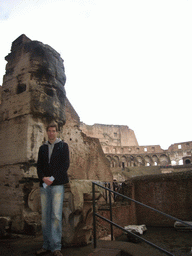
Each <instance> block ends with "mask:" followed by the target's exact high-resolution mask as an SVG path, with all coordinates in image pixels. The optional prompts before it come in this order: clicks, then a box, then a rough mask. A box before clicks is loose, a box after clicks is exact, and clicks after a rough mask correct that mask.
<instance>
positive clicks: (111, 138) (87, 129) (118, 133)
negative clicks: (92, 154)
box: [80, 123, 138, 153]
mask: <svg viewBox="0 0 192 256" xmlns="http://www.w3.org/2000/svg"><path fill="white" fill-rule="evenodd" d="M80 128H81V130H82V131H83V132H84V133H85V134H86V135H88V136H90V137H93V138H98V139H99V141H100V143H101V145H102V148H103V151H104V153H108V152H109V151H111V149H113V148H114V147H126V146H138V142H137V139H136V136H135V133H134V131H133V130H131V129H130V128H129V127H128V126H123V125H104V124H94V125H86V124H84V123H81V125H80Z"/></svg>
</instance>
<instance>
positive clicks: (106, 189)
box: [92, 182, 192, 256]
mask: <svg viewBox="0 0 192 256" xmlns="http://www.w3.org/2000/svg"><path fill="white" fill-rule="evenodd" d="M95 186H98V187H100V188H103V189H104V190H105V191H109V206H110V220H108V219H106V218H105V217H103V216H101V215H99V214H98V213H96V207H95V200H96V199H95ZM92 193H93V239H94V248H96V247H97V239H96V217H99V218H101V219H102V220H104V221H106V222H108V223H110V224H111V225H110V226H111V241H113V226H115V227H117V228H119V229H121V230H123V231H124V232H126V233H129V234H131V235H132V236H134V237H137V238H138V239H139V240H141V241H143V242H145V243H147V244H149V245H151V246H153V247H155V248H156V249H158V250H159V251H162V252H164V253H165V254H167V255H171V256H174V254H172V253H170V252H168V251H166V250H165V249H163V248H161V247H159V246H157V245H155V244H153V243H151V242H150V241H148V240H146V239H144V238H142V237H140V236H138V235H136V234H134V233H132V232H131V231H128V230H126V229H124V228H123V227H121V226H119V225H118V224H116V223H114V222H113V221H112V203H111V193H114V194H116V195H118V196H121V197H123V198H125V199H127V200H131V201H132V202H135V203H137V204H139V205H142V206H144V207H146V208H149V209H151V210H153V211H155V212H158V213H160V214H162V215H164V216H166V217H168V218H169V219H172V220H175V221H178V222H180V223H182V224H184V226H189V227H191V228H192V225H191V224H189V223H188V222H185V221H182V220H180V219H178V218H175V217H173V216H171V215H169V214H166V213H164V212H161V211H159V210H157V209H155V208H153V207H150V206H148V205H145V204H143V203H141V202H138V201H136V200H134V199H132V198H130V197H127V196H125V195H122V194H120V193H118V192H116V191H113V190H111V189H110V183H108V186H106V184H105V187H104V186H102V185H100V184H98V183H96V182H92ZM105 194H106V193H105Z"/></svg>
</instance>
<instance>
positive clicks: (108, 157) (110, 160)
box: [106, 155, 113, 167]
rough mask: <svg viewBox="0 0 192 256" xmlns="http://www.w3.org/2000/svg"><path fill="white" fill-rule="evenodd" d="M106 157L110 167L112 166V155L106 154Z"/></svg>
mask: <svg viewBox="0 0 192 256" xmlns="http://www.w3.org/2000/svg"><path fill="white" fill-rule="evenodd" d="M106 158H107V159H108V160H109V163H110V167H113V166H112V165H113V163H112V157H111V156H108V155H107V156H106Z"/></svg>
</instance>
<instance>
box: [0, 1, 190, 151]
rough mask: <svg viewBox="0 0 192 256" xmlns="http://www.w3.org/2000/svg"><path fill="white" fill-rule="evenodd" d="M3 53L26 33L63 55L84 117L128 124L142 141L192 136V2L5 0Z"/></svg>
mask: <svg viewBox="0 0 192 256" xmlns="http://www.w3.org/2000/svg"><path fill="white" fill-rule="evenodd" d="M0 33H1V39H0V84H2V79H3V75H4V73H5V65H6V61H5V60H4V57H5V56H6V55H7V54H8V53H9V52H10V49H11V43H12V42H13V41H14V40H15V39H16V38H17V37H19V36H20V35H21V34H25V35H26V36H27V37H29V38H30V39H31V40H38V41H41V42H43V43H44V44H48V45H50V46H51V47H53V48H54V49H55V50H56V51H58V52H59V53H60V54H61V57H62V58H63V59H64V66H65V71H66V76H67V82H66V85H65V88H66V93H67V96H68V98H69V100H70V102H71V104H72V105H73V107H74V108H75V110H76V111H77V113H78V115H79V116H80V119H81V121H82V122H84V123H86V124H89V125H92V124H94V123H101V124H114V125H127V126H129V128H130V129H133V130H134V132H135V135H136V138H137V140H138V143H139V145H141V146H143V145H161V147H162V148H163V149H167V148H168V147H169V146H170V145H171V144H173V143H180V142H185V141H192V134H191V132H192V120H191V92H192V90H191V86H192V0H25V1H24V0H0Z"/></svg>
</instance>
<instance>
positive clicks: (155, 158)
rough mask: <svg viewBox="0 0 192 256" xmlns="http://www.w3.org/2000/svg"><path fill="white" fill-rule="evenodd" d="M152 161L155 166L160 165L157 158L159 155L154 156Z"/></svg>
mask: <svg viewBox="0 0 192 256" xmlns="http://www.w3.org/2000/svg"><path fill="white" fill-rule="evenodd" d="M152 160H153V165H159V158H158V157H157V155H153V156H152Z"/></svg>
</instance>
